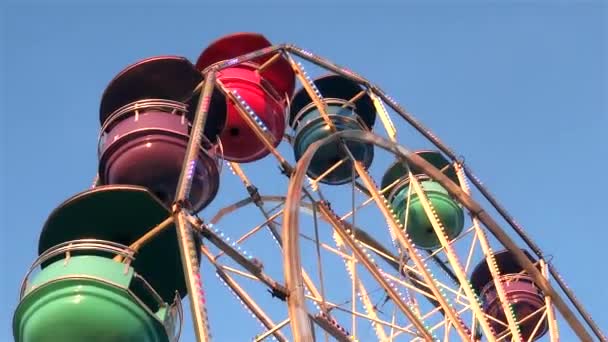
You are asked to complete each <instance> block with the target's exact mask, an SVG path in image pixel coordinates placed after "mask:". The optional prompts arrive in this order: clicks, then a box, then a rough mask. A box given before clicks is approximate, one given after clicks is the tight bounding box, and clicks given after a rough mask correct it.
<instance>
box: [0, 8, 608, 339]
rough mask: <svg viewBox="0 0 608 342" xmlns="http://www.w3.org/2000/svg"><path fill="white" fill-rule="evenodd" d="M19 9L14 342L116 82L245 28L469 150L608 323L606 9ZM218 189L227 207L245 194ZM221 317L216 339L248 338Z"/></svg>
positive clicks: (88, 165)
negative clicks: (57, 218)
mask: <svg viewBox="0 0 608 342" xmlns="http://www.w3.org/2000/svg"><path fill="white" fill-rule="evenodd" d="M10 3H11V2H10V1H9V3H3V4H2V5H0V34H1V38H0V48H1V50H0V51H1V54H0V62H1V66H2V67H1V69H0V105H1V107H0V120H1V121H0V243H1V245H2V247H0V251H1V254H0V255H1V256H2V259H1V260H2V261H1V263H0V274H1V275H0V303H1V307H2V308H3V310H0V323H1V327H0V341H10V340H12V337H11V336H12V332H11V327H10V322H11V319H12V313H13V310H14V308H15V306H16V305H17V296H18V287H19V284H20V282H21V280H22V277H23V275H24V274H25V272H26V271H27V269H28V268H29V266H30V265H31V263H32V262H33V261H34V259H35V257H36V251H37V239H38V234H39V231H40V229H41V227H42V225H43V222H44V221H45V219H46V217H47V215H48V214H49V213H50V212H51V210H52V209H53V208H54V207H55V206H57V205H58V204H60V203H61V202H62V201H63V200H65V199H67V198H68V197H70V196H72V195H73V194H75V193H77V192H80V191H82V190H84V189H86V188H87V187H88V186H89V185H90V183H91V181H92V179H93V177H94V174H95V172H96V167H97V158H96V147H97V137H98V129H99V123H98V106H99V99H100V95H101V93H102V91H103V89H104V88H105V86H106V84H107V82H108V81H109V80H110V79H111V78H112V77H113V76H114V75H115V74H116V73H117V72H118V71H120V70H121V69H122V68H123V67H124V66H126V65H127V64H130V63H132V62H134V61H136V60H138V59H140V58H145V57H148V56H152V55H159V54H177V55H183V56H186V57H189V58H191V59H195V58H196V57H197V56H198V54H199V52H200V50H201V49H202V48H203V47H205V46H206V45H207V44H208V43H209V42H211V41H212V40H214V39H215V38H217V37H219V36H221V35H224V34H228V33H231V32H237V31H255V32H260V33H263V34H265V35H266V36H267V37H268V38H270V39H271V40H272V41H275V42H291V43H295V44H297V45H299V46H301V47H304V48H307V49H309V50H311V51H314V52H316V53H318V54H320V55H322V56H325V57H327V58H329V59H331V60H333V61H335V62H337V63H339V64H342V65H345V66H348V67H349V68H351V69H352V70H355V71H356V72H358V73H360V74H362V75H363V76H365V77H367V78H369V79H370V80H372V81H373V82H374V83H377V84H379V85H381V86H382V88H383V89H384V90H386V91H387V92H389V93H390V94H391V95H392V96H393V97H394V98H395V99H396V100H397V101H398V102H400V103H401V104H403V105H404V106H405V107H406V108H408V109H409V110H410V111H411V112H412V113H413V114H414V115H415V116H416V117H417V118H419V119H420V120H421V121H422V122H423V123H424V124H425V125H426V126H428V127H429V128H431V130H433V131H434V132H435V133H436V134H437V135H438V136H439V137H441V138H442V140H443V141H444V142H446V143H447V144H448V145H449V146H451V147H453V148H454V149H455V150H456V151H457V152H458V153H459V154H462V155H464V156H466V160H467V163H468V164H469V165H470V166H471V167H472V168H473V169H474V170H475V171H476V172H477V174H478V175H479V176H480V178H481V179H482V180H483V181H484V183H485V185H486V186H488V187H489V188H490V189H491V190H492V191H493V193H494V194H495V195H496V196H497V197H498V198H499V199H500V200H501V201H502V202H503V204H504V205H505V206H506V207H507V208H508V209H509V210H510V212H511V213H512V214H513V215H514V216H515V217H516V218H517V219H518V221H519V222H520V223H521V224H522V225H523V226H524V227H525V228H526V230H527V232H528V233H529V235H530V236H531V237H532V238H533V239H534V240H535V241H536V243H537V244H538V245H540V246H541V248H543V250H544V251H545V253H546V254H549V255H553V262H554V263H555V265H556V266H557V268H558V269H559V270H560V271H561V273H562V274H563V276H564V277H565V279H566V281H567V282H568V283H569V284H570V286H571V288H572V289H573V290H574V291H575V292H576V293H577V295H578V298H579V299H580V300H581V301H582V302H583V303H584V304H585V306H586V307H587V308H588V310H589V311H590V312H591V313H592V314H593V316H594V318H595V319H596V321H597V323H598V324H599V325H600V326H601V327H604V328H605V327H608V310H606V307H607V306H608V290H607V286H606V282H608V276H607V275H606V274H605V273H606V270H607V269H608V268H607V267H606V265H605V259H606V258H605V255H606V250H605V249H604V248H606V241H607V238H608V233H607V232H608V225H607V223H606V204H608V200H607V198H606V196H607V193H608V182H607V181H606V178H605V171H606V170H607V169H608V163H607V162H606V151H605V149H606V148H608V138H607V135H606V130H607V129H608V125H607V124H608V99H607V97H606V94H607V93H608V62H607V60H608V55H607V47H608V43H607V42H608V14H607V11H608V7H607V6H606V3H605V2H602V1H508V0H506V1H501V2H498V1H464V2H461V5H454V4H453V2H447V1H446V2H439V1H430V2H428V1H427V2H424V1H420V2H411V1H408V2H405V1H404V3H407V5H396V4H397V3H398V2H397V1H393V2H390V3H388V2H383V1H377V2H375V1H369V2H363V1H356V2H351V3H350V4H348V2H346V1H341V2H333V3H332V2H331V1H327V2H325V4H324V5H322V3H323V2H321V1H313V2H306V3H302V2H297V3H296V2H290V1H281V2H278V1H272V2H264V1H258V2H255V3H254V2H246V1H230V2H219V1H218V2H215V3H216V4H215V5H213V6H203V5H194V2H192V3H188V2H184V1H175V2H171V3H168V2H167V3H165V4H160V3H159V2H158V1H146V2H128V4H125V2H118V1H105V2H103V4H102V3H101V2H98V1H90V2H88V3H89V4H87V5H84V4H82V5H75V4H76V1H74V2H66V1H55V2H54V4H53V5H49V4H47V3H46V2H42V1H41V2H37V1H24V2H19V5H17V2H14V3H13V4H10ZM119 3H122V4H119ZM201 3H202V2H201ZM330 3H332V4H331V5H330ZM402 139H403V140H402V143H403V144H405V145H406V146H407V139H406V138H405V137H402ZM232 182H233V183H237V181H236V180H235V179H234V178H232ZM263 186H264V184H260V187H261V188H262V189H263ZM222 187H223V189H222V192H221V193H220V194H219V196H220V197H222V196H231V195H232V192H231V190H234V189H239V190H238V191H240V192H239V195H238V196H235V197H233V198H234V199H238V198H242V197H243V196H244V195H245V194H244V192H243V191H242V189H240V188H239V184H235V185H230V184H224V183H222ZM284 190H285V191H286V189H284ZM234 191H236V190H234ZM202 216H205V212H203V213H202ZM251 252H253V253H254V254H255V250H251ZM209 281H210V282H213V281H216V280H215V278H209ZM221 294H222V293H218V296H219V295H221ZM223 294H226V292H223ZM225 300H226V301H229V300H233V299H232V297H230V296H227V295H226V297H225ZM210 315H218V313H217V311H215V312H214V311H210ZM220 315H221V314H220ZM213 322H214V324H215V325H214V326H213V328H212V329H213V332H214V335H215V336H216V340H217V341H232V340H240V339H239V338H243V336H241V335H239V332H238V329H231V328H230V325H231V324H232V322H229V321H228V320H219V319H214V320H213ZM189 328H190V325H188V326H187V327H186V332H185V335H184V339H183V340H184V341H192V340H193V335H192V332H191V330H190V329H189ZM564 341H569V339H567V336H564Z"/></svg>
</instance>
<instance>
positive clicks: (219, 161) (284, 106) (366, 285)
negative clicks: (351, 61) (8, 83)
mask: <svg viewBox="0 0 608 342" xmlns="http://www.w3.org/2000/svg"><path fill="white" fill-rule="evenodd" d="M99 122H100V127H101V129H100V135H99V146H98V151H97V153H98V157H99V171H98V175H97V177H96V178H95V182H94V184H93V186H92V187H91V188H90V189H87V190H85V191H83V192H81V193H79V194H76V195H74V196H73V197H71V198H69V199H67V200H66V201H64V202H63V203H61V204H60V205H59V206H58V207H57V208H56V209H55V210H54V211H53V212H52V213H50V215H49V217H48V219H47V221H46V223H45V224H44V227H43V228H42V231H41V235H40V239H39V246H38V252H39V253H38V254H39V257H38V259H37V260H36V261H35V262H34V264H33V265H32V267H31V269H30V270H29V271H28V272H27V273H26V276H25V279H24V282H23V285H22V288H21V290H20V304H19V306H18V307H17V309H16V312H15V315H14V320H13V331H14V336H15V340H16V341H19V342H30V341H37V342H38V341H85V340H91V341H159V342H160V341H178V340H179V339H180V336H181V335H182V325H183V321H184V318H185V314H186V313H189V315H190V319H191V321H192V324H193V326H194V330H195V336H196V338H197V340H198V341H205V342H206V341H210V340H211V336H212V331H213V330H214V329H216V328H214V327H215V325H214V322H217V321H218V320H220V319H221V320H233V321H234V322H233V323H234V324H231V326H235V327H238V329H239V330H240V333H241V334H243V336H244V335H246V336H247V338H248V339H249V340H253V341H264V340H267V339H274V340H278V341H317V340H318V341H329V340H337V341H376V340H377V341H558V340H559V339H560V336H562V335H563V334H564V331H569V334H571V335H572V336H576V337H577V338H578V339H580V340H582V341H596V340H600V341H606V338H605V337H604V336H603V335H602V332H601V330H600V328H599V327H598V326H597V325H596V324H595V323H594V321H593V320H592V319H591V317H590V314H589V313H588V312H586V310H585V309H584V307H583V306H582V304H581V303H580V302H579V301H578V300H577V299H576V297H575V295H574V293H573V292H572V291H571V290H570V289H569V288H568V287H567V285H566V283H565V281H564V280H563V279H562V278H561V276H560V275H559V273H558V272H557V270H556V269H555V267H554V266H553V265H552V264H551V263H550V261H549V260H547V258H546V256H545V255H544V254H543V252H542V251H541V250H540V248H539V247H538V246H537V245H536V244H535V243H534V242H533V241H532V240H531V239H530V238H529V237H528V236H527V235H526V234H525V231H524V230H523V228H522V227H520V226H519V225H518V224H517V223H516V222H515V220H514V219H513V218H512V217H511V216H510V215H509V214H508V212H507V211H506V209H504V208H503V207H502V206H501V204H500V203H499V202H498V200H497V199H496V198H494V197H493V196H492V195H491V194H490V192H489V191H488V190H487V189H486V188H485V187H484V186H483V185H482V183H481V182H480V181H479V180H478V178H477V177H476V176H475V175H474V173H473V172H472V171H471V170H470V168H469V167H468V166H467V165H466V164H465V162H464V160H463V158H460V157H458V154H456V153H455V152H454V151H452V150H451V149H450V148H449V147H448V146H446V145H445V144H444V143H442V142H441V141H440V140H439V139H438V138H437V137H436V136H435V135H433V133H431V132H430V131H429V130H428V129H427V128H425V127H424V126H423V125H422V124H421V123H419V122H418V121H417V120H416V119H415V118H414V117H413V116H411V115H410V114H409V113H408V112H407V111H406V110H405V109H403V107H401V106H400V105H399V104H398V103H396V102H395V101H394V100H393V99H392V98H391V97H389V96H388V95H386V93H384V92H383V91H382V90H381V89H380V88H379V87H377V86H376V85H374V84H372V83H370V82H369V81H368V80H366V79H365V78H363V77H361V76H359V75H357V74H356V73H354V72H352V71H350V70H348V69H345V68H343V67H340V66H338V65H336V64H334V63H332V62H330V61H328V60H326V59H324V58H321V57H319V56H317V55H315V54H313V53H311V52H309V51H306V50H304V49H302V48H299V47H297V46H294V45H288V44H279V45H273V44H272V43H271V42H270V41H269V40H268V39H267V38H265V37H264V36H262V35H260V34H255V33H237V34H231V35H228V36H225V37H221V38H219V39H218V40H216V41H215V42H213V43H211V44H210V45H208V46H207V47H206V48H205V49H204V50H203V51H202V53H201V54H200V56H199V57H198V59H197V60H196V63H192V62H191V61H189V60H188V59H187V58H185V57H181V56H155V57H151V58H147V59H144V60H141V61H138V62H136V63H134V64H132V65H130V66H128V67H127V68H125V69H124V70H122V71H121V72H120V73H118V74H117V75H116V76H115V77H114V78H113V79H112V80H111V81H110V83H109V84H108V86H107V88H106V90H105V92H104V93H103V95H102V99H101V104H100V110H99ZM224 188H228V189H229V190H230V191H223V189H224ZM235 189H239V190H241V191H236V190H235ZM243 194H245V195H243ZM212 274H215V275H216V276H217V277H216V278H214V277H212V276H211V275H212ZM212 282H218V283H220V284H222V285H223V286H224V287H225V288H226V289H227V290H228V291H223V292H221V293H220V292H217V293H213V294H212V295H213V297H214V298H218V297H221V298H222V301H223V302H225V303H222V305H223V307H222V310H223V312H221V313H218V312H217V310H215V311H214V310H213V309H211V308H210V307H209V303H210V302H211V300H210V298H209V296H211V294H210V293H206V291H205V288H207V287H208V286H209V284H210V283H212ZM186 298H187V304H188V305H187V306H188V307H189V310H185V309H184V308H183V307H182V304H183V301H184V299H186ZM228 302H231V303H233V304H234V305H231V304H228ZM231 310H232V311H231ZM242 313H246V315H242ZM245 316H251V317H252V318H253V319H251V320H243V321H241V318H243V317H245ZM219 317H221V318H219ZM100 319H102V320H103V323H104V324H100ZM247 319H248V317H247Z"/></svg>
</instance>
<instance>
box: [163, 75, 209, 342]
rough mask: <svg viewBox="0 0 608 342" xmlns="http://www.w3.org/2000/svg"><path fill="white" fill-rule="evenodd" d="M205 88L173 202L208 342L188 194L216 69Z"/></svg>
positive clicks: (199, 336)
mask: <svg viewBox="0 0 608 342" xmlns="http://www.w3.org/2000/svg"><path fill="white" fill-rule="evenodd" d="M203 82H204V84H203V90H202V94H201V96H200V99H199V102H198V106H197V109H196V115H195V117H194V122H193V123H192V134H191V136H190V140H189V141H188V147H187V149H186V157H185V159H184V164H183V166H182V172H181V175H180V177H179V182H178V185H177V191H176V195H175V202H174V204H173V208H172V209H173V215H174V220H175V222H176V228H177V229H176V233H177V241H178V242H179V253H180V256H181V261H182V267H183V272H184V277H185V279H186V286H187V288H188V294H189V298H190V311H191V314H192V323H193V325H194V331H195V335H196V340H197V341H198V342H207V341H210V340H211V336H210V332H209V322H208V320H207V309H206V307H205V298H204V295H203V288H202V281H201V275H200V271H199V260H198V258H197V250H196V245H195V243H194V236H193V234H192V227H191V226H190V224H189V222H188V219H187V214H188V213H187V210H188V209H189V206H190V204H189V201H188V197H189V195H190V188H191V186H192V178H193V176H194V173H195V169H196V161H197V159H198V152H199V149H200V144H201V139H202V137H203V131H204V128H205V122H206V121H207V114H208V112H209V103H210V102H211V94H212V92H213V88H214V86H215V70H214V69H211V70H210V71H209V72H208V73H207V74H206V77H205V80H204V81H203Z"/></svg>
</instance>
